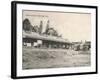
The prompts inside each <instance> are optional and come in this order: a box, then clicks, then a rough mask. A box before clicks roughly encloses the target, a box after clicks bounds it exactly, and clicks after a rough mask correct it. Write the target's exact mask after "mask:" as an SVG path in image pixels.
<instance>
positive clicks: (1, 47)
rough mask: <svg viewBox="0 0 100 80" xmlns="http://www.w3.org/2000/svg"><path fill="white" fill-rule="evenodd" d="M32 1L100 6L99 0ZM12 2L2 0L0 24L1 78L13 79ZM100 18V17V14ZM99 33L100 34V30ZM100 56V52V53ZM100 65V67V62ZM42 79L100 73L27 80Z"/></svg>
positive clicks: (82, 78)
mask: <svg viewBox="0 0 100 80" xmlns="http://www.w3.org/2000/svg"><path fill="white" fill-rule="evenodd" d="M24 1H26V0H24ZM31 1H37V2H50V3H64V4H82V5H98V6H99V7H100V1H99V0H31ZM10 3H11V0H1V2H0V25H1V26H0V28H1V29H0V37H1V38H0V80H11V78H10V67H11V66H10V65H11V14H10V8H11V5H10ZM99 10H100V8H99ZM99 13H100V11H99ZM98 18H99V19H100V16H98ZM99 25H100V23H99V24H98V26H99ZM99 30H100V29H99ZM99 34H100V31H99ZM99 40H100V37H99ZM99 43H100V42H99ZM99 43H98V44H99ZM99 47H100V46H99ZM99 51H100V50H99ZM98 53H99V52H98ZM98 57H100V54H99V55H98ZM99 61H100V58H99ZM99 67H100V64H99ZM99 71H100V69H99ZM41 79H42V80H56V79H57V80H99V79H100V73H99V74H93V75H77V76H64V77H51V78H50V77H49V78H35V79H27V80H41ZM23 80H24V79H23Z"/></svg>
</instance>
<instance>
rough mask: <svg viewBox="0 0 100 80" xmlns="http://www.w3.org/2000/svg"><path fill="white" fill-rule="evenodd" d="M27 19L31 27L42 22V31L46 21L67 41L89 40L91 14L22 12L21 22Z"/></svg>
mask: <svg viewBox="0 0 100 80" xmlns="http://www.w3.org/2000/svg"><path fill="white" fill-rule="evenodd" d="M25 18H28V19H29V20H30V22H31V24H32V25H39V24H40V21H41V20H42V21H43V31H44V30H45V28H46V24H47V21H48V20H49V21H50V27H53V28H54V29H55V30H57V31H58V33H59V34H62V37H63V38H66V39H68V40H69V41H81V40H83V41H84V40H88V41H90V40H91V14H86V13H63V12H62V13H60V12H43V11H41V12H40V11H23V20H24V19H25Z"/></svg>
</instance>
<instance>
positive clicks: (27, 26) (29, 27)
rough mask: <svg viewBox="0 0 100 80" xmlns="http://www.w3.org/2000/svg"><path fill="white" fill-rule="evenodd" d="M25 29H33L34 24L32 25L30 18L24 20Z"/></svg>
mask: <svg viewBox="0 0 100 80" xmlns="http://www.w3.org/2000/svg"><path fill="white" fill-rule="evenodd" d="M23 30H25V31H31V30H32V25H31V23H30V21H29V19H27V18H26V19H25V20H24V21H23Z"/></svg>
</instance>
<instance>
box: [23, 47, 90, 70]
mask: <svg viewBox="0 0 100 80" xmlns="http://www.w3.org/2000/svg"><path fill="white" fill-rule="evenodd" d="M22 59H23V64H22V68H23V69H41V68H60V67H78V66H82V67H83V66H90V65H91V64H90V63H91V62H90V61H91V58H90V51H73V50H65V49H32V48H23V58H22Z"/></svg>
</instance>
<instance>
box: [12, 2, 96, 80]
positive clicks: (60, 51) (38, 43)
mask: <svg viewBox="0 0 100 80" xmlns="http://www.w3.org/2000/svg"><path fill="white" fill-rule="evenodd" d="M11 10H12V18H11V19H12V33H11V34H12V53H11V77H12V78H13V79H19V78H36V77H52V76H68V75H69V76H70V75H84V74H96V73H97V70H98V69H97V6H88V5H69V4H53V3H38V2H23V1H22V2H20V1H13V2H12V8H11Z"/></svg>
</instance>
